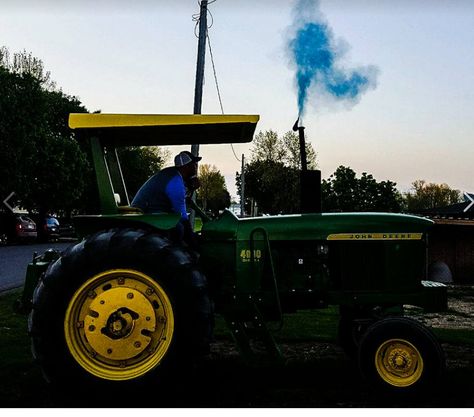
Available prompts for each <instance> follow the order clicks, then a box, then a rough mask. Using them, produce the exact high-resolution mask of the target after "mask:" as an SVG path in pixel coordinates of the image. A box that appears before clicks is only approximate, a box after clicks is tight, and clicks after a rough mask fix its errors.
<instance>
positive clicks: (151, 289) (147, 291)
mask: <svg viewBox="0 0 474 417" xmlns="http://www.w3.org/2000/svg"><path fill="white" fill-rule="evenodd" d="M145 292H146V295H152V294H153V288H147V290H146V291H145Z"/></svg>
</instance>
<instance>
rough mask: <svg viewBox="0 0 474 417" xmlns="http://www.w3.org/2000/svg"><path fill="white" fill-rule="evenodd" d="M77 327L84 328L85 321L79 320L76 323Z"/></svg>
mask: <svg viewBox="0 0 474 417" xmlns="http://www.w3.org/2000/svg"><path fill="white" fill-rule="evenodd" d="M76 327H77V328H78V329H82V328H83V327H84V322H83V321H78V322H77V323H76Z"/></svg>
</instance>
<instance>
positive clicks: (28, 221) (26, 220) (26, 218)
mask: <svg viewBox="0 0 474 417" xmlns="http://www.w3.org/2000/svg"><path fill="white" fill-rule="evenodd" d="M20 220H21V221H22V222H25V223H33V220H31V219H30V218H29V217H26V216H20Z"/></svg>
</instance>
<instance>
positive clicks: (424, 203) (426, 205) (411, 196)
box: [405, 180, 462, 211]
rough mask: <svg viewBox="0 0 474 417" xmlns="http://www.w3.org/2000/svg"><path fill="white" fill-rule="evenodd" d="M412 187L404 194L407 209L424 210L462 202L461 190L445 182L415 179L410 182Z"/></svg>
mask: <svg viewBox="0 0 474 417" xmlns="http://www.w3.org/2000/svg"><path fill="white" fill-rule="evenodd" d="M412 188H413V191H412V192H408V193H407V194H405V199H406V205H407V210H408V211H417V210H426V209H432V208H436V207H444V206H449V205H451V204H456V203H460V202H462V198H461V192H460V191H459V190H454V189H452V188H451V187H449V185H447V184H435V183H427V182H426V181H424V180H417V181H414V182H413V183H412Z"/></svg>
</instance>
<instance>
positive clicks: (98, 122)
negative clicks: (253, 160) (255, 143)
mask: <svg viewBox="0 0 474 417" xmlns="http://www.w3.org/2000/svg"><path fill="white" fill-rule="evenodd" d="M258 120H259V116H257V115H195V114H193V115H171V114H161V115H159V114H102V113H98V114H97V113H94V114H89V113H72V114H70V115H69V127H70V128H71V129H75V130H76V131H77V132H78V133H79V135H86V136H97V137H98V138H99V139H100V140H101V141H102V142H104V143H109V144H113V145H114V146H142V145H187V144H198V143H199V144H217V143H243V142H250V141H251V140H252V137H253V134H254V132H255V128H256V125H257V122H258Z"/></svg>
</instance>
